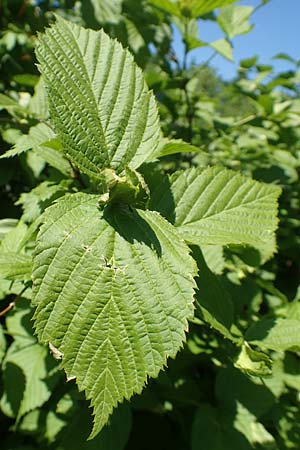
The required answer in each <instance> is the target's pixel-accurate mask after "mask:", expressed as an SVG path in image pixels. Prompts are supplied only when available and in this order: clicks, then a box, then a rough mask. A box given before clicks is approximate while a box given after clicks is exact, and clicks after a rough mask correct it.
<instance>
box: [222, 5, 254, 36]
mask: <svg viewBox="0 0 300 450" xmlns="http://www.w3.org/2000/svg"><path fill="white" fill-rule="evenodd" d="M253 11H254V8H253V7H252V6H234V5H230V6H226V7H225V8H222V9H221V11H220V14H219V16H218V19H217V22H218V24H219V25H220V27H221V28H222V30H223V31H224V33H225V34H226V36H227V37H228V38H229V39H232V38H234V37H235V36H238V35H239V34H246V33H249V31H251V30H252V28H253V25H250V23H249V18H250V17H251V14H252V13H253Z"/></svg>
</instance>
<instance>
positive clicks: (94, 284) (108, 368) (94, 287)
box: [33, 193, 196, 436]
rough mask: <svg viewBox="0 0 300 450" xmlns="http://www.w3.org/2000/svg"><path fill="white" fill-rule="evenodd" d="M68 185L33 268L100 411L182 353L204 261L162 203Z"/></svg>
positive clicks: (51, 325) (43, 306)
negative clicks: (148, 205)
mask: <svg viewBox="0 0 300 450" xmlns="http://www.w3.org/2000/svg"><path fill="white" fill-rule="evenodd" d="M97 202H98V197H97V196H94V195H90V194H83V193H82V194H81V193H78V194H73V195H67V196H65V197H63V198H62V199H60V200H59V201H58V203H57V204H56V205H54V206H52V207H50V208H48V210H47V212H46V214H45V217H44V221H45V224H44V225H43V226H42V228H41V230H40V233H39V235H38V239H37V246H36V251H35V258H34V268H33V283H34V285H33V298H34V304H35V305H36V307H37V308H36V312H35V327H36V331H37V333H38V337H39V339H40V341H41V342H49V341H50V342H51V343H52V344H53V345H54V346H55V347H56V348H57V349H58V350H59V351H60V352H62V353H63V354H64V357H63V360H62V365H63V367H64V368H65V370H66V373H67V376H68V377H72V376H75V377H76V380H77V384H78V387H79V389H81V390H85V391H86V395H87V398H89V399H91V403H92V405H93V407H94V412H95V425H94V430H93V433H92V436H94V435H95V434H96V433H97V432H99V431H100V429H101V428H102V427H103V425H104V424H105V423H106V422H107V419H108V417H109V415H110V414H111V412H112V409H113V407H115V406H116V405H117V403H118V402H122V401H123V399H124V398H127V399H129V398H130V397H131V396H132V395H133V393H135V392H140V391H141V389H142V387H143V386H144V384H145V382H146V381H147V377H148V376H151V377H155V376H157V374H158V372H159V371H160V370H161V369H162V368H163V367H164V365H165V364H166V359H167V358H168V357H169V356H170V357H175V355H176V353H177V352H178V350H179V349H180V347H181V346H182V343H183V341H184V340H185V331H186V330H187V327H188V325H187V319H188V318H191V317H192V315H193V307H192V301H193V292H194V280H193V276H194V275H195V274H196V268H195V263H194V260H193V259H192V257H191V256H190V255H189V249H188V247H187V246H186V245H185V243H184V242H183V241H182V240H181V239H180V238H179V237H178V236H177V233H176V230H175V229H174V228H173V227H172V226H171V225H170V224H169V223H168V222H167V221H166V220H165V219H163V218H162V217H161V216H160V215H159V214H158V213H155V212H151V211H134V210H133V211H131V210H130V209H129V208H128V207H121V206H120V205H116V206H112V207H108V208H106V209H105V210H104V211H101V210H99V208H98V204H97Z"/></svg>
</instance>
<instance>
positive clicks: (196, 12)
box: [178, 0, 237, 18]
mask: <svg viewBox="0 0 300 450" xmlns="http://www.w3.org/2000/svg"><path fill="white" fill-rule="evenodd" d="M236 1H237V0H178V3H179V5H180V9H181V12H182V14H183V15H185V16H187V17H195V18H198V17H201V16H204V15H205V14H208V13H210V12H212V11H213V10H214V9H216V8H221V7H222V6H225V5H229V4H230V3H233V2H236Z"/></svg>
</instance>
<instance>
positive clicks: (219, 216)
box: [151, 167, 281, 259]
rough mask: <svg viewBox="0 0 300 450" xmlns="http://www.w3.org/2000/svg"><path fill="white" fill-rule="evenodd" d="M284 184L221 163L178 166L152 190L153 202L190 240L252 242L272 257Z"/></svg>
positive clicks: (187, 239) (203, 242) (203, 241)
mask: <svg viewBox="0 0 300 450" xmlns="http://www.w3.org/2000/svg"><path fill="white" fill-rule="evenodd" d="M280 192H281V191H280V189H279V188H278V187H276V186H273V185H268V184H263V183H259V182H257V181H254V180H252V179H250V178H246V177H244V176H242V175H240V174H239V173H237V172H233V171H231V170H227V169H223V168H220V167H209V168H207V169H201V168H192V169H188V170H186V171H182V172H176V173H175V174H173V175H172V176H171V177H170V178H169V179H165V180H164V183H163V184H158V185H157V186H156V190H155V191H154V192H153V194H152V196H153V200H152V203H151V206H152V207H154V206H155V207H156V209H157V210H158V211H159V212H161V213H162V215H163V216H164V217H166V218H167V219H168V220H169V221H171V222H173V223H174V224H175V226H176V227H177V228H178V231H180V233H181V235H182V236H183V237H184V239H185V240H186V241H187V242H188V243H189V244H195V245H199V246H201V245H229V244H242V245H251V246H253V247H254V248H257V249H258V250H259V251H260V252H262V253H263V255H264V259H267V258H268V257H270V256H271V255H272V254H273V253H274V251H275V249H276V247H275V235H274V232H275V230H276V227H277V221H278V220H277V217H276V214H277V198H278V196H279V194H280Z"/></svg>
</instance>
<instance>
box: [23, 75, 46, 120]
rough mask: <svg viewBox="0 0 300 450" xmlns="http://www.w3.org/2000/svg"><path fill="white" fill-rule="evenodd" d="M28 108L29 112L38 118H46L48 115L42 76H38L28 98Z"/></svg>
mask: <svg viewBox="0 0 300 450" xmlns="http://www.w3.org/2000/svg"><path fill="white" fill-rule="evenodd" d="M28 109H29V112H31V113H32V114H34V115H35V116H36V117H38V118H39V119H48V117H49V112H48V107H47V100H46V91H45V85H44V80H43V77H40V79H39V81H38V82H37V84H36V85H35V88H34V94H33V96H32V97H31V99H30V102H29V106H28Z"/></svg>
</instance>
